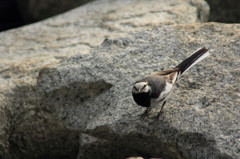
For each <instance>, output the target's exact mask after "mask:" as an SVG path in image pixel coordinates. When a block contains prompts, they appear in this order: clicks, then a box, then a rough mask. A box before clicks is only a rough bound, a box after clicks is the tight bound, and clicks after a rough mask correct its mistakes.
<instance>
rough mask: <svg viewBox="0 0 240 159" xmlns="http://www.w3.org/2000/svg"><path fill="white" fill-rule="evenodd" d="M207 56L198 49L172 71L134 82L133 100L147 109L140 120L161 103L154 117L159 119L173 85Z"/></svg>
mask: <svg viewBox="0 0 240 159" xmlns="http://www.w3.org/2000/svg"><path fill="white" fill-rule="evenodd" d="M208 55H209V52H208V49H206V48H201V49H198V50H197V51H195V52H194V53H193V54H192V55H190V56H189V57H188V58H186V59H185V60H184V61H182V62H181V63H180V64H179V65H177V66H176V67H175V68H174V69H170V70H164V71H161V72H157V73H155V74H152V75H148V76H146V77H144V78H143V79H141V80H139V81H137V82H135V84H134V86H133V89H132V96H133V99H134V101H135V102H136V103H137V104H138V105H140V106H142V107H147V109H146V110H145V112H144V113H143V114H142V115H141V119H144V118H145V117H147V116H148V115H149V114H148V113H149V111H150V110H151V109H152V107H154V106H155V105H158V104H159V103H160V102H163V104H162V107H161V110H160V112H159V113H158V115H157V116H156V117H157V118H158V119H159V117H160V114H161V112H162V110H163V107H164V105H165V104H166V99H167V98H168V97H169V96H170V94H171V93H172V91H173V88H174V85H175V83H176V82H177V81H178V79H179V77H180V76H181V75H182V74H183V73H185V72H186V71H187V70H188V69H190V68H191V67H192V66H194V65H195V64H197V63H198V62H200V61H201V60H203V59H204V58H206V57H207V56H208Z"/></svg>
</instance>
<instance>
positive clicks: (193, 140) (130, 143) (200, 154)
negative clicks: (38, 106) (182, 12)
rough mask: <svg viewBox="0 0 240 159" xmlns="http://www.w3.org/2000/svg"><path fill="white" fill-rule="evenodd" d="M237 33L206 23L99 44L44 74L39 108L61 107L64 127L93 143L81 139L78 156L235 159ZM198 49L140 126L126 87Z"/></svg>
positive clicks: (239, 115)
mask: <svg viewBox="0 0 240 159" xmlns="http://www.w3.org/2000/svg"><path fill="white" fill-rule="evenodd" d="M239 32H240V25H239V24H232V25H229V24H220V23H206V24H189V25H172V26H163V27H160V28H158V29H153V30H148V31H140V32H133V33H129V34H128V35H126V36H124V37H118V38H114V39H106V40H105V41H104V42H103V43H102V45H101V46H99V47H96V48H95V49H93V50H92V51H91V53H89V54H79V55H75V56H72V57H70V58H68V59H65V60H62V61H61V62H60V63H59V64H57V65H56V66H54V67H51V68H46V69H44V70H43V72H41V74H40V75H39V77H38V90H39V93H40V94H41V95H42V96H43V99H44V100H45V101H44V103H45V104H48V105H49V106H51V107H56V109H58V110H60V111H59V117H61V118H62V119H63V120H65V123H66V125H67V127H69V128H72V129H77V128H81V130H82V132H83V133H84V134H87V135H88V136H90V138H92V139H93V140H91V142H86V141H83V140H81V142H80V144H81V145H82V147H81V148H80V153H79V156H78V158H79V159H80V158H84V159H88V158H94V156H93V155H94V154H95V155H96V154H98V158H127V157H130V156H142V157H148V158H151V157H160V158H168V159H173V158H184V159H188V158H191V159H192V158H209V159H215V158H228V159H237V158H239V157H240V152H239V147H240V141H239V133H240V132H239V127H240V124H239V123H240V111H239V108H238V107H239V105H240V100H239V99H240V98H239V97H240V95H239V94H240V80H239V78H238V77H239V75H240V74H239V72H240V70H239V68H240V61H239V59H240V54H239V48H240V41H239V39H240V35H239V34H238V33H239ZM200 47H206V48H209V49H210V53H211V55H210V56H209V57H208V58H207V59H205V60H203V61H201V62H200V63H199V64H197V65H196V66H194V67H193V68H191V70H189V72H188V73H186V74H184V75H183V77H182V78H181V80H179V82H178V84H177V85H176V89H175V90H174V93H173V94H172V96H171V97H170V99H169V100H168V102H167V103H166V106H165V108H164V113H163V114H162V116H161V117H160V121H156V120H153V119H151V118H148V119H145V120H143V121H141V120H140V119H139V116H138V115H140V114H141V113H143V111H144V110H145V108H142V107H139V106H137V105H136V104H135V103H134V101H133V99H132V96H131V89H132V85H133V82H134V81H136V80H138V79H140V78H142V77H144V76H145V75H148V74H151V73H154V72H157V71H159V70H164V69H170V68H173V67H174V66H176V65H177V64H178V63H179V62H181V61H182V60H183V59H185V58H186V57H187V56H189V55H190V54H191V53H192V52H193V51H195V50H196V49H198V48H200ZM97 90H98V91H97ZM96 92H97V93H96ZM86 94H87V96H86V97H85V95H86ZM159 109H160V107H159V108H158V109H156V110H153V111H152V112H151V115H152V116H155V115H156V114H157V112H158V111H159Z"/></svg>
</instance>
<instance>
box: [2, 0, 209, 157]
mask: <svg viewBox="0 0 240 159" xmlns="http://www.w3.org/2000/svg"><path fill="white" fill-rule="evenodd" d="M208 13H209V7H208V5H207V3H206V2H204V1H202V0H191V1H190V0H186V1H184V0H171V1H168V2H164V1H161V0H158V1H144V0H142V1H138V0H131V1H122V0H117V1H111V0H100V1H95V2H92V3H89V4H87V5H84V6H82V7H79V8H77V9H75V10H72V11H70V12H68V13H65V14H62V15H60V16H57V17H54V18H51V19H48V20H45V21H43V22H40V23H35V24H32V25H29V26H25V27H22V28H18V29H15V30H10V31H7V32H2V33H0V116H1V118H0V158H14V159H15V158H64V157H65V158H75V157H76V156H77V153H78V147H79V146H78V144H79V143H78V134H79V132H78V131H76V130H72V129H69V128H66V125H65V124H63V122H62V119H64V120H68V119H67V118H69V114H67V113H68V112H66V110H65V106H66V107H68V105H69V107H71V106H72V104H73V102H74V101H75V102H76V103H79V100H80V101H82V102H84V101H88V100H90V99H91V98H93V97H95V96H97V95H101V94H102V93H105V92H106V90H109V89H110V88H112V87H113V85H112V83H108V82H106V81H105V80H103V79H101V78H99V80H98V81H95V80H93V81H92V82H90V81H89V79H85V80H87V82H89V85H85V84H86V82H82V83H81V82H80V83H79V81H69V82H71V84H70V83H68V82H66V83H65V85H64V84H63V83H62V85H61V86H60V85H59V86H60V87H59V89H58V90H57V89H55V88H56V87H53V89H52V90H51V91H50V90H48V91H50V92H51V93H53V92H55V93H56V94H52V98H53V99H52V101H49V100H50V95H51V94H49V93H48V92H46V93H44V91H43V87H42V86H43V85H45V86H46V83H43V84H41V81H39V83H38V84H39V87H41V88H42V89H41V90H40V91H38V86H37V84H36V83H37V77H38V76H39V78H40V77H43V76H44V77H43V78H46V75H47V74H48V72H49V71H50V70H49V69H47V67H49V68H51V67H54V65H55V64H56V63H58V62H59V61H60V60H62V59H64V58H66V57H70V56H72V55H76V54H80V55H81V56H83V57H84V59H86V58H87V57H89V56H92V54H89V50H90V49H92V48H93V47H95V46H98V45H100V44H101V43H102V41H103V39H104V38H106V37H117V36H119V35H125V34H126V32H127V31H134V30H142V29H149V28H152V27H158V26H162V25H169V24H179V23H181V24H182V23H195V22H205V21H206V20H207V19H208ZM108 42H109V41H106V43H105V44H107V43H108ZM114 43H116V44H117V45H119V46H120V47H123V48H124V47H126V46H125V43H123V44H122V43H118V41H116V42H114ZM126 45H128V43H126ZM85 57H86V58H85ZM102 62H105V61H102ZM86 63H87V62H86ZM86 66H87V64H86ZM73 67H75V66H73ZM40 69H42V70H41V72H40V73H39V70H40ZM89 71H90V72H91V70H89ZM49 73H50V72H49ZM51 76H52V75H51ZM91 77H92V75H91V73H90V74H89V78H91ZM41 80H43V79H41ZM113 81H114V80H113ZM113 83H114V82H113ZM57 84H59V83H56V85H57ZM89 87H91V88H89ZM114 87H116V85H115V86H114ZM49 89H50V88H49ZM74 89H75V91H76V92H74V91H73V90H74ZM82 89H85V90H86V89H87V90H86V91H85V92H84V93H82V92H81V90H82ZM69 90H71V92H69V95H66V92H68V91H69ZM46 91H47V90H46ZM61 91H62V92H63V93H61ZM39 93H40V95H39ZM61 94H65V95H66V96H65V97H64V98H59V99H58V101H56V98H55V97H56V96H61ZM46 95H49V96H48V97H46ZM73 95H74V96H73ZM75 95H76V96H75ZM70 98H71V99H73V100H72V101H69V99H70ZM109 98H110V97H109ZM46 99H48V100H46ZM65 99H66V100H65ZM106 101H107V100H106ZM104 102H105V100H102V101H99V103H104ZM57 103H58V104H59V105H58V104H57ZM62 103H64V104H65V105H64V106H63V105H62ZM106 104H108V103H106ZM75 105H76V104H75ZM106 107H107V105H106ZM85 109H86V110H88V107H86V108H85ZM97 109H98V108H97V107H96V110H97ZM104 109H105V107H102V108H101V109H100V110H99V111H100V112H99V114H101V110H104ZM68 110H70V109H68ZM72 111H75V108H74V107H72ZM76 111H79V110H76ZM93 111H94V110H93ZM64 112H66V114H63V113H64ZM86 112H89V111H86ZM80 114H83V115H82V117H81V118H78V116H75V115H73V116H72V117H73V118H75V117H77V118H76V119H74V120H73V122H74V123H73V124H68V125H67V127H70V128H73V125H76V122H75V121H76V120H79V123H80V122H83V123H82V124H78V125H76V126H75V127H74V128H76V129H80V128H83V129H84V127H85V125H86V124H88V123H87V119H88V118H89V117H90V118H93V117H94V116H95V115H96V114H93V115H92V114H89V116H88V117H87V116H86V114H84V113H83V112H82V113H80ZM59 116H60V117H61V118H62V119H61V118H59ZM65 118H66V119H65ZM71 120H72V119H71ZM68 121H69V120H68ZM78 126H80V127H78Z"/></svg>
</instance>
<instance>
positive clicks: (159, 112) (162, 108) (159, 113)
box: [158, 101, 166, 117]
mask: <svg viewBox="0 0 240 159" xmlns="http://www.w3.org/2000/svg"><path fill="white" fill-rule="evenodd" d="M165 104H166V101H164V102H163V104H162V108H161V110H160V112H159V113H158V117H160V114H161V113H162V111H163V107H164V105H165Z"/></svg>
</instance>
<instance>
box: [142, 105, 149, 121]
mask: <svg viewBox="0 0 240 159" xmlns="http://www.w3.org/2000/svg"><path fill="white" fill-rule="evenodd" d="M150 110H151V106H150V107H148V108H147V109H146V110H145V111H144V113H143V114H142V115H140V119H141V120H143V119H144V118H145V117H148V112H149V111H150Z"/></svg>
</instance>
